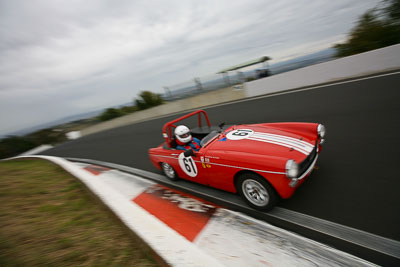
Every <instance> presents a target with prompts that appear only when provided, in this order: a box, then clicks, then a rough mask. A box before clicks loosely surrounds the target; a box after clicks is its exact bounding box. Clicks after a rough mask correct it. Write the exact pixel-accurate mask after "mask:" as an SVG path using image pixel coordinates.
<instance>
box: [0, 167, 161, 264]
mask: <svg viewBox="0 0 400 267" xmlns="http://www.w3.org/2000/svg"><path fill="white" fill-rule="evenodd" d="M0 203H1V204H0V266H159V264H158V263H157V261H156V260H155V259H154V257H153V253H152V252H151V250H150V249H149V248H148V247H147V246H146V245H145V244H143V242H142V241H141V240H140V239H139V238H137V237H135V236H133V235H132V234H131V233H130V232H129V231H128V230H127V229H126V228H125V227H124V226H123V225H122V224H121V223H120V222H119V221H118V220H117V219H116V218H115V217H114V215H113V214H111V212H110V211H109V210H107V209H106V208H105V207H104V206H103V205H102V204H101V203H100V202H99V201H98V200H97V199H96V198H95V197H94V196H93V195H92V194H90V193H89V192H88V191H87V190H86V188H85V187H84V186H83V185H82V184H80V182H79V181H78V180H77V179H76V178H75V177H73V176H71V175H70V174H68V173H66V172H65V171H64V170H62V169H61V168H60V167H58V166H57V165H54V164H52V163H50V162H47V161H44V160H13V161H5V162H0Z"/></svg>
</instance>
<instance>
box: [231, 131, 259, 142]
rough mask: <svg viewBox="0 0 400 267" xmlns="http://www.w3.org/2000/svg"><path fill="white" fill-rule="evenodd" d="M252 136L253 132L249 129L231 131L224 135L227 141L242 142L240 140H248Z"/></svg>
mask: <svg viewBox="0 0 400 267" xmlns="http://www.w3.org/2000/svg"><path fill="white" fill-rule="evenodd" d="M253 134H254V131H253V130H250V129H237V130H233V131H232V132H229V133H228V134H227V135H226V138H228V139H229V140H242V139H246V138H249V137H250V136H252V135H253Z"/></svg>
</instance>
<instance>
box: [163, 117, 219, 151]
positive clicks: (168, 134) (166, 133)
mask: <svg viewBox="0 0 400 267" xmlns="http://www.w3.org/2000/svg"><path fill="white" fill-rule="evenodd" d="M201 114H203V115H204V117H205V119H206V123H207V125H208V127H211V124H210V121H209V120H208V115H207V113H206V112H205V111H204V110H202V109H199V110H196V111H194V112H192V113H189V114H186V115H184V116H182V117H179V118H177V119H175V120H173V121H170V122H167V123H166V124H164V127H163V138H164V139H165V142H166V143H167V146H168V147H169V148H171V143H172V140H173V134H172V129H173V128H176V127H177V126H176V125H175V123H177V122H178V121H181V120H184V119H187V118H189V117H192V116H195V115H198V125H199V127H202V121H201Z"/></svg>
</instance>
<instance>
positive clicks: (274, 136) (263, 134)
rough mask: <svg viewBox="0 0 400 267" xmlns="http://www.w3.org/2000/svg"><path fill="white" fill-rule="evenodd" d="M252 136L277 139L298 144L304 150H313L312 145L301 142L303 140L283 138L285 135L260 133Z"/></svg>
mask: <svg viewBox="0 0 400 267" xmlns="http://www.w3.org/2000/svg"><path fill="white" fill-rule="evenodd" d="M254 135H255V136H258V137H264V138H277V139H281V140H285V141H287V142H292V143H295V144H298V145H299V146H300V147H305V148H306V147H308V148H309V149H310V151H312V150H313V149H314V145H313V144H310V143H308V142H306V141H303V140H300V139H297V138H293V137H289V136H285V135H279V134H271V133H261V132H255V133H254Z"/></svg>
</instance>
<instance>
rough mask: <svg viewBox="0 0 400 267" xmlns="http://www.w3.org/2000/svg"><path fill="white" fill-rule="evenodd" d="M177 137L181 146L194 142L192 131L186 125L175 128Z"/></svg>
mask: <svg viewBox="0 0 400 267" xmlns="http://www.w3.org/2000/svg"><path fill="white" fill-rule="evenodd" d="M175 136H176V139H177V143H178V144H180V145H183V144H186V143H187V142H190V141H191V140H192V136H191V135H190V130H189V128H188V127H186V126H185V125H179V126H178V127H176V128H175Z"/></svg>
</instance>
